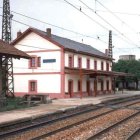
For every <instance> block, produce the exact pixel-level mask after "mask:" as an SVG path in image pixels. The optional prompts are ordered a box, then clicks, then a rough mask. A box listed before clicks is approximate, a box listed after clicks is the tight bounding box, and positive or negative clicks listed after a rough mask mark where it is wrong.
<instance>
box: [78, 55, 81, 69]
mask: <svg viewBox="0 0 140 140" xmlns="http://www.w3.org/2000/svg"><path fill="white" fill-rule="evenodd" d="M78 68H82V57H80V56H78Z"/></svg>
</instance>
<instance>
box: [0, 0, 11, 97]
mask: <svg viewBox="0 0 140 140" xmlns="http://www.w3.org/2000/svg"><path fill="white" fill-rule="evenodd" d="M11 19H12V15H11V14H10V1H9V0H3V15H2V40H3V41H5V42H7V43H10V42H11ZM1 62H2V64H1V65H2V81H3V82H2V93H1V95H2V96H5V97H14V78H13V60H12V57H9V56H2V60H1Z"/></svg>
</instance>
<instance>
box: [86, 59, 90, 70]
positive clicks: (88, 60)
mask: <svg viewBox="0 0 140 140" xmlns="http://www.w3.org/2000/svg"><path fill="white" fill-rule="evenodd" d="M87 69H90V59H89V58H87Z"/></svg>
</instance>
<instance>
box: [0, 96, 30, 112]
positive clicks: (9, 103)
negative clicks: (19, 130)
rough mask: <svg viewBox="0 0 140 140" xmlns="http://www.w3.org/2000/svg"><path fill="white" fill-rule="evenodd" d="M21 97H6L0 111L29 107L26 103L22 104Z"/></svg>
mask: <svg viewBox="0 0 140 140" xmlns="http://www.w3.org/2000/svg"><path fill="white" fill-rule="evenodd" d="M23 101H24V99H23V98H19V97H15V98H7V99H6V102H5V105H4V106H2V107H0V111H9V110H15V109H24V108H27V107H29V106H28V105H27V104H22V103H21V102H23Z"/></svg>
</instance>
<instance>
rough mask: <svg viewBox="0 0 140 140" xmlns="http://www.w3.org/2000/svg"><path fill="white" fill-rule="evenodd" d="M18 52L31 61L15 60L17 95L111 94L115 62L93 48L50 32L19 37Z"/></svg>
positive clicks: (32, 31) (31, 32) (36, 32)
mask: <svg viewBox="0 0 140 140" xmlns="http://www.w3.org/2000/svg"><path fill="white" fill-rule="evenodd" d="M12 45H14V47H15V48H18V49H20V50H21V51H24V52H25V53H27V54H29V55H30V56H31V57H32V59H31V60H22V62H21V61H19V60H14V85H15V95H17V96H23V95H25V94H44V95H45V94H46V95H49V96H50V97H51V98H72V97H87V96H96V95H99V94H107V93H112V91H113V79H114V77H115V76H120V75H124V73H118V72H112V68H111V67H112V59H111V58H109V57H108V56H107V55H106V54H105V53H102V52H100V51H99V50H97V49H95V48H93V47H92V46H90V45H86V44H83V43H79V42H76V41H73V40H70V39H67V38H63V37H60V36H56V35H53V34H52V33H51V29H50V28H48V29H46V31H41V30H38V29H35V28H28V29H27V30H26V31H25V32H23V33H21V32H18V33H17V38H16V39H15V40H14V41H13V42H12Z"/></svg>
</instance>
